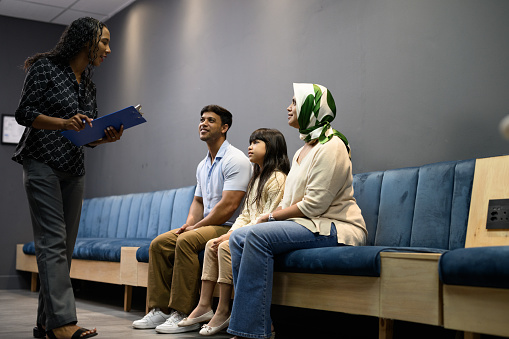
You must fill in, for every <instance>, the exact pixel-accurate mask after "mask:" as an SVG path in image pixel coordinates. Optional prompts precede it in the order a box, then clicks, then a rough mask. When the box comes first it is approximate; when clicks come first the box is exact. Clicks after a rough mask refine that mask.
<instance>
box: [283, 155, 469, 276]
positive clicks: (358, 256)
mask: <svg viewBox="0 0 509 339" xmlns="http://www.w3.org/2000/svg"><path fill="white" fill-rule="evenodd" d="M474 165H475V160H466V161H450V162H442V163H436V164H430V165H425V166H422V167H413V168H403V169H396V170H387V171H381V172H372V173H363V174H357V175H355V176H354V181H353V185H354V192H355V193H354V195H355V198H356V199H357V203H358V204H359V206H360V208H361V210H362V215H363V216H364V220H365V221H366V226H367V229H368V239H367V243H366V246H362V247H350V246H339V247H335V248H318V249H304V250H298V251H293V252H290V253H287V254H285V255H282V256H280V257H278V258H277V260H276V269H277V270H278V271H287V272H301V273H321V274H341V275H354V276H370V277H379V276H380V270H381V266H380V263H381V261H380V252H383V251H403V252H419V253H444V252H446V251H448V250H452V249H457V248H463V247H464V244H465V236H466V231H467V222H468V212H469V207H470V194H471V189H472V180H473V175H474Z"/></svg>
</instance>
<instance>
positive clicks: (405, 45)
mask: <svg viewBox="0 0 509 339" xmlns="http://www.w3.org/2000/svg"><path fill="white" fill-rule="evenodd" d="M508 17H509V2H507V1H504V0H344V1H336V0H335V1H333V0H329V1H325V0H323V1H322V0H277V1H274V0H249V1H248V0H214V1H206V0H171V1H169V0H138V1H136V2H135V3H134V4H133V5H131V6H129V7H128V8H126V9H125V10H123V11H122V12H120V13H119V14H117V15H116V16H115V17H113V18H112V19H110V20H109V21H108V22H107V24H108V26H109V28H110V31H111V38H112V42H111V46H112V50H113V53H112V54H111V55H110V57H108V59H107V60H106V62H105V63H104V64H103V65H102V66H101V67H100V68H98V69H97V70H96V74H95V78H94V80H95V82H96V85H97V87H98V100H99V109H100V112H101V114H106V113H110V112H112V111H115V110H118V109H121V108H123V107H125V106H128V105H135V104H138V103H141V104H142V105H143V111H144V112H145V117H146V118H147V120H148V123H147V124H144V125H141V126H138V127H136V128H133V129H131V130H128V131H126V132H125V135H124V137H123V140H122V141H121V142H119V143H116V144H111V145H105V146H100V147H97V148H96V149H93V150H87V173H88V177H87V186H86V196H87V197H95V196H105V195H111V194H124V193H131V192H144V191H151V190H160V189H167V188H174V187H181V186H184V185H192V184H194V181H195V179H194V172H195V167H196V164H197V163H198V162H199V160H200V159H201V158H203V156H204V155H205V153H206V147H205V144H204V143H203V142H201V141H200V140H199V139H198V133H197V126H198V120H199V111H200V109H201V108H202V107H203V106H204V105H207V104H210V103H217V104H220V105H223V106H225V107H227V108H228V109H230V110H231V111H232V113H233V114H234V121H233V126H232V129H231V131H230V132H229V133H228V139H229V140H230V142H231V143H233V144H234V145H236V146H237V147H239V148H241V149H242V150H244V151H246V149H247V140H248V136H249V134H250V133H251V132H252V131H253V130H254V129H256V128H258V127H274V128H278V129H280V130H281V131H282V132H283V133H284V134H285V136H286V138H287V142H288V144H289V152H290V153H291V154H293V153H294V152H295V151H296V150H297V149H298V147H300V146H301V145H302V143H301V142H300V140H299V139H298V134H297V131H296V130H295V129H293V128H290V127H288V126H287V119H286V107H287V106H288V104H289V103H290V99H291V96H292V82H316V83H320V84H322V85H325V86H327V87H328V88H329V89H330V90H331V91H332V93H333V94H334V98H335V100H336V104H337V107H338V116H337V118H336V120H335V122H334V123H333V126H334V127H335V128H336V129H338V130H340V131H341V132H343V133H344V134H345V135H346V136H347V137H348V138H349V140H350V142H351V144H352V152H353V157H352V160H353V163H354V172H355V173H360V172H367V171H374V170H384V169H390V168H399V167H405V166H418V165H422V164H426V163H432V162H438V161H446V160H457V159H467V158H478V157H487V156H494V155H501V154H505V153H507V151H506V150H507V149H508V147H509V143H508V142H506V141H505V140H503V139H502V138H501V137H500V136H499V135H498V131H497V128H498V123H499V121H500V119H501V118H502V117H504V116H505V115H506V114H509V109H508V108H509V95H507V89H508V88H509V46H508V37H509V21H508V20H507V18H508ZM12 23H16V24H15V25H13V26H14V28H15V29H13V31H12V33H11V34H12V36H13V37H14V38H13V39H9V46H8V47H9V48H8V50H9V53H5V51H4V53H2V57H1V58H2V61H4V58H6V57H7V58H9V62H8V63H7V65H5V63H4V62H1V63H0V67H2V68H1V69H2V75H4V74H8V76H7V77H6V76H3V81H1V82H0V86H1V87H0V88H1V91H2V94H1V95H2V103H3V105H4V110H5V111H7V112H9V113H10V112H14V109H15V107H16V105H17V101H18V99H19V92H20V89H21V84H22V81H23V73H22V72H20V71H19V70H17V69H15V66H17V65H18V64H20V63H21V62H22V61H23V59H24V58H25V57H26V56H28V55H30V54H32V53H33V52H35V51H38V50H46V49H48V48H50V47H51V46H52V45H53V44H54V41H55V40H56V37H58V35H59V34H60V32H61V31H62V27H61V26H55V25H43V24H37V23H30V22H26V21H23V20H15V19H6V18H2V17H0V28H2V27H4V26H9V25H12ZM5 29H6V28H4V29H3V30H2V31H3V32H5ZM34 31H42V32H44V33H45V34H43V36H44V38H42V39H41V38H40V37H39V36H40V35H38V37H37V39H35V38H34V37H32V35H33V32H34ZM46 32H47V33H46ZM46 38H47V39H48V42H47V43H46V41H45V40H46ZM11 47H14V48H11ZM20 50H24V52H22V51H20ZM11 59H12V60H11ZM6 79H8V80H6ZM4 93H8V94H6V95H4ZM12 151H13V148H12V147H10V146H2V147H1V151H0V154H2V158H1V160H0V161H1V166H2V173H3V176H2V179H1V180H2V187H1V192H2V193H1V197H0V199H1V201H0V202H1V204H0V213H1V215H2V223H1V225H2V230H7V232H5V231H4V234H5V235H6V236H5V237H2V240H0V241H3V242H5V243H2V245H3V246H0V255H1V256H2V258H3V259H2V261H1V264H0V265H2V266H0V288H3V287H4V286H5V284H4V285H1V282H2V281H3V279H1V277H5V276H7V277H12V276H15V275H16V272H15V270H14V258H13V253H14V244H16V243H17V242H22V241H26V240H30V239H31V235H30V231H29V229H30V227H29V226H28V223H29V218H28V214H27V207H26V203H25V200H24V199H25V197H24V192H23V191H22V186H21V168H20V166H18V165H16V164H14V163H13V162H12V161H10V155H11V153H12ZM5 216H7V217H5ZM4 258H7V263H5V261H4Z"/></svg>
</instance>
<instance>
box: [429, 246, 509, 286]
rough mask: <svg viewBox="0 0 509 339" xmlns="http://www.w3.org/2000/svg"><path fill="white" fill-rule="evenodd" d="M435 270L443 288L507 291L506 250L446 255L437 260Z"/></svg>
mask: <svg viewBox="0 0 509 339" xmlns="http://www.w3.org/2000/svg"><path fill="white" fill-rule="evenodd" d="M438 269H439V274H440V279H441V280H442V282H443V283H444V284H447V285H461V286H478V287H495V288H509V246H493V247H471V248H461V249H456V250H453V251H449V252H447V253H445V254H444V255H442V256H441V257H440V261H439V263H438Z"/></svg>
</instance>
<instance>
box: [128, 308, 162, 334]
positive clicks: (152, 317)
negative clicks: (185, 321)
mask: <svg viewBox="0 0 509 339" xmlns="http://www.w3.org/2000/svg"><path fill="white" fill-rule="evenodd" d="M170 316H171V314H165V313H163V312H161V311H160V309H159V308H153V309H151V310H150V312H148V313H147V315H145V316H144V317H143V319H140V320H135V321H133V327H134V328H138V329H150V328H156V327H157V326H158V325H161V324H164V322H165V321H166V319H168V318H169V317H170Z"/></svg>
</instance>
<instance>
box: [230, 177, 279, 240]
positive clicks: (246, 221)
mask: <svg viewBox="0 0 509 339" xmlns="http://www.w3.org/2000/svg"><path fill="white" fill-rule="evenodd" d="M259 179H260V178H256V181H255V182H254V185H253V188H252V189H251V192H249V197H246V202H245V205H244V209H243V210H242V213H241V214H240V215H239V216H238V217H237V219H236V220H235V223H234V224H233V225H232V228H231V229H230V232H231V231H234V230H236V229H237V228H241V227H244V226H249V225H253V224H254V223H256V220H257V219H258V218H259V217H260V215H262V214H266V213H270V212H272V211H274V210H275V209H276V207H277V206H278V205H279V203H280V202H281V199H282V198H283V192H284V189H285V181H286V174H284V173H283V172H279V171H276V172H272V175H271V176H270V178H269V179H268V180H267V182H266V183H265V186H264V187H263V194H262V199H261V200H262V201H261V206H263V208H262V210H261V211H258V209H257V206H256V205H257V204H256V202H253V199H254V197H256V191H257V190H258V184H259V183H260V180H259ZM248 204H250V205H249V208H247V206H248Z"/></svg>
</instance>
